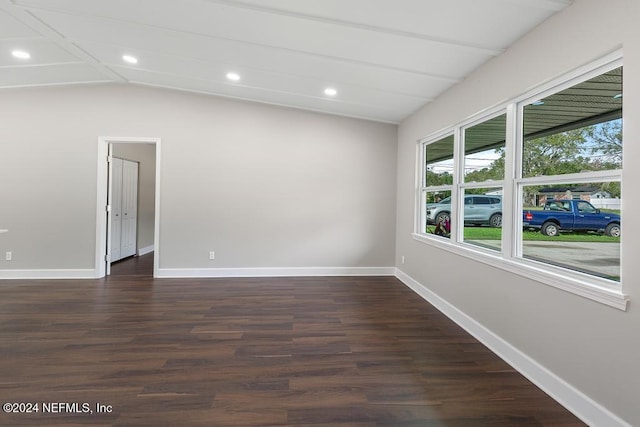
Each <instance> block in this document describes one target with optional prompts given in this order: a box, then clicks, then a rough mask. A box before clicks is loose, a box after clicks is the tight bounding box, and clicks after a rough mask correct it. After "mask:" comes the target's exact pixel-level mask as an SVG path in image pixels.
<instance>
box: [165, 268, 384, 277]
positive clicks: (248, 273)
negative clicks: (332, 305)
mask: <svg viewBox="0 0 640 427" xmlns="http://www.w3.org/2000/svg"><path fill="white" fill-rule="evenodd" d="M395 273H396V269H395V268H394V267H288V268H285V267H282V268H280V267H264V268H159V269H158V270H157V277H165V278H168V277H200V278H202V277H296V276H395Z"/></svg>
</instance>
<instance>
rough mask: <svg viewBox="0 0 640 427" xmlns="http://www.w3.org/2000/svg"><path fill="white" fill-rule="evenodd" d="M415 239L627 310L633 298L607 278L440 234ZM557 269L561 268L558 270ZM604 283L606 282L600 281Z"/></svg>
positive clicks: (416, 235)
mask: <svg viewBox="0 0 640 427" xmlns="http://www.w3.org/2000/svg"><path fill="white" fill-rule="evenodd" d="M412 236H413V239H414V240H416V241H419V242H422V243H426V244H428V245H431V246H434V247H437V248H439V249H443V250H446V251H449V252H452V253H454V254H456V255H460V256H463V257H465V258H470V259H473V260H475V261H479V262H482V263H484V264H488V265H491V266H492V267H496V268H499V269H501V270H505V271H508V272H511V273H514V274H517V275H519V276H523V277H526V278H528V279H531V280H535V281H537V282H540V283H543V284H545V285H548V286H552V287H554V288H557V289H561V290H563V291H566V292H570V293H572V294H575V295H579V296H581V297H584V298H588V299H590V300H593V301H596V302H599V303H601V304H605V305H608V306H610V307H614V308H617V309H618V310H622V311H626V310H627V305H628V303H629V297H628V296H627V295H625V294H623V293H622V292H621V291H620V290H617V289H613V288H612V287H611V286H610V285H607V284H606V283H605V282H606V281H604V280H602V281H601V280H599V279H598V278H589V277H582V276H586V275H582V274H579V273H575V274H574V273H573V272H567V270H564V269H559V268H558V269H557V268H555V267H553V266H551V265H546V264H542V263H537V262H535V261H529V260H524V259H520V258H518V259H513V258H505V257H504V256H503V255H502V254H501V253H499V252H493V251H490V250H485V249H482V248H481V247H477V246H471V245H468V244H463V243H460V244H455V243H452V242H450V241H448V240H445V239H442V238H439V237H435V236H434V237H430V236H426V235H422V234H417V233H413V234H412ZM556 270H557V271H556ZM599 282H602V283H599Z"/></svg>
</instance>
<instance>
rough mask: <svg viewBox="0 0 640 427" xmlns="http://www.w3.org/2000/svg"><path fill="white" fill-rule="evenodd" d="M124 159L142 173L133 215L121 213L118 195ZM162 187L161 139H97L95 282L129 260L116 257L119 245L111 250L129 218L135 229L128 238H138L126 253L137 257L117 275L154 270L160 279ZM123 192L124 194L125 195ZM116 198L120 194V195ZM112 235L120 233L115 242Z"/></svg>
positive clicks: (116, 271)
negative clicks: (118, 260)
mask: <svg viewBox="0 0 640 427" xmlns="http://www.w3.org/2000/svg"><path fill="white" fill-rule="evenodd" d="M123 160H124V161H125V162H129V163H130V164H132V165H133V166H136V168H134V169H138V170H137V172H136V173H135V174H136V175H137V183H135V184H131V185H134V186H135V187H134V188H135V191H136V193H137V194H136V198H137V202H135V212H131V211H128V212H125V211H124V210H122V209H123V208H122V206H121V203H120V202H119V200H120V195H119V193H118V192H119V190H118V191H114V185H118V186H120V185H121V181H122V179H121V175H119V174H120V173H121V172H120V170H121V169H122V167H121V165H122V163H123ZM114 165H116V166H115V167H114ZM159 184H160V138H137V137H136V138H131V137H100V138H99V139H98V191H97V193H98V197H97V207H96V211H97V221H96V224H97V227H96V268H95V272H96V273H95V275H96V277H105V276H108V275H110V274H111V266H112V261H114V260H115V259H120V258H126V257H122V256H121V255H119V254H118V253H119V252H120V247H119V246H118V247H117V248H113V247H112V245H113V244H114V243H115V244H116V245H119V244H120V240H121V239H120V238H119V237H120V233H121V232H124V231H123V230H125V229H126V227H123V226H122V223H123V219H124V218H130V216H129V217H127V216H126V215H135V216H136V218H135V220H134V221H133V222H134V223H135V230H134V231H131V230H130V233H129V234H131V233H134V235H133V236H132V237H131V236H130V237H129V240H133V243H132V244H133V246H134V249H133V250H131V248H129V250H128V251H127V252H126V254H127V256H129V255H134V257H135V258H133V259H128V258H127V260H126V261H124V262H120V263H118V264H116V265H117V267H116V269H115V273H122V272H126V271H129V270H130V269H133V270H134V271H138V272H140V271H151V270H152V271H153V277H157V275H158V274H157V272H158V259H159V251H160V241H159V229H160V218H159V211H160V209H159V206H160V186H159ZM124 192H125V193H126V190H124ZM116 193H118V195H117V196H116ZM114 197H117V199H114ZM116 200H117V201H116ZM121 215H122V216H121ZM129 222H131V221H129ZM114 232H115V233H118V234H117V237H116V238H114V236H112V234H113V233H114ZM130 245H131V243H130ZM114 256H115V258H114ZM149 264H152V266H153V267H152V269H151V268H149Z"/></svg>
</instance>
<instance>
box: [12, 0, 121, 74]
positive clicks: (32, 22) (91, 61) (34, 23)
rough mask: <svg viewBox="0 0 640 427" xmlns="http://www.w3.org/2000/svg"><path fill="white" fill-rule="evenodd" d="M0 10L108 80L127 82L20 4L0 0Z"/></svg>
mask: <svg viewBox="0 0 640 427" xmlns="http://www.w3.org/2000/svg"><path fill="white" fill-rule="evenodd" d="M0 10H3V11H4V12H6V13H7V14H9V15H11V16H12V17H14V18H15V19H17V20H18V21H20V22H22V23H23V24H24V25H26V26H27V27H29V28H31V29H32V30H34V31H36V32H37V33H39V34H41V35H42V36H44V37H46V38H47V39H49V40H51V41H53V42H54V43H56V44H57V45H58V46H60V47H61V48H62V49H64V50H66V51H67V52H69V53H71V54H72V55H75V56H76V57H77V58H79V59H80V60H82V61H85V63H87V64H88V65H90V66H92V67H93V68H95V69H96V70H98V71H99V72H100V73H101V74H102V75H104V76H105V77H107V78H109V79H110V80H113V81H115V82H120V83H126V82H127V79H125V78H124V77H123V76H121V75H120V74H118V73H116V72H115V71H113V70H112V69H110V68H109V67H107V66H105V65H103V64H102V63H100V62H99V61H98V60H97V59H96V58H94V57H93V56H92V55H90V54H88V53H87V52H85V51H84V50H83V49H81V48H80V47H78V46H77V45H76V44H75V43H73V42H71V41H70V40H68V39H66V38H65V37H64V36H63V35H62V34H60V33H59V32H57V31H56V30H54V29H53V28H51V27H50V26H49V25H47V24H46V23H44V22H42V20H40V19H39V18H38V17H36V16H35V15H33V14H32V13H31V12H29V11H27V10H26V9H25V8H23V7H22V6H18V5H17V4H15V3H14V2H13V1H12V0H0Z"/></svg>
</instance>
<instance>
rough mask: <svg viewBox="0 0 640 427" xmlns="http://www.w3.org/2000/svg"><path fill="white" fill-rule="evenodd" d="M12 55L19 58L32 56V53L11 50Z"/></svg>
mask: <svg viewBox="0 0 640 427" xmlns="http://www.w3.org/2000/svg"><path fill="white" fill-rule="evenodd" d="M11 55H13V56H14V58H19V59H29V58H31V54H29V52H26V51H24V50H14V51H12V52H11Z"/></svg>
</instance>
